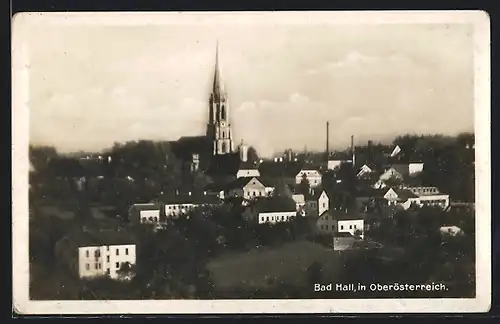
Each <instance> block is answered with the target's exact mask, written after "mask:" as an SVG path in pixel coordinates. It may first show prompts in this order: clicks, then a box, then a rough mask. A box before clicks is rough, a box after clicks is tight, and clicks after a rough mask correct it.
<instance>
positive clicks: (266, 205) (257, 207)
mask: <svg viewBox="0 0 500 324" xmlns="http://www.w3.org/2000/svg"><path fill="white" fill-rule="evenodd" d="M296 216H297V210H296V205H295V202H294V201H293V199H291V198H289V197H260V198H257V199H256V200H255V201H254V202H253V203H252V204H251V205H250V206H248V207H247V208H246V209H245V211H244V212H243V218H244V219H245V220H246V221H247V222H251V223H257V224H264V223H270V224H276V223H280V222H287V221H291V220H292V219H294V217H296Z"/></svg>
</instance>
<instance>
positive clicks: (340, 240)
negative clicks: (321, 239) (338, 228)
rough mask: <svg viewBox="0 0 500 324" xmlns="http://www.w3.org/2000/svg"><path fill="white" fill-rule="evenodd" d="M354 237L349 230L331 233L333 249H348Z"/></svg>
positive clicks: (354, 239) (352, 243) (354, 240)
mask: <svg viewBox="0 0 500 324" xmlns="http://www.w3.org/2000/svg"><path fill="white" fill-rule="evenodd" d="M356 241H357V240H356V237H354V235H352V234H351V233H349V232H340V233H339V232H337V233H334V234H333V250H334V251H345V250H348V249H350V248H351V247H352V246H353V245H354V242H356Z"/></svg>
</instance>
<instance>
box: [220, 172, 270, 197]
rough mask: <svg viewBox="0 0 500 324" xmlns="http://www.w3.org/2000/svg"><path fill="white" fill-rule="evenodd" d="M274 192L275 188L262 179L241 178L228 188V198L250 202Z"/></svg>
mask: <svg viewBox="0 0 500 324" xmlns="http://www.w3.org/2000/svg"><path fill="white" fill-rule="evenodd" d="M273 192H274V187H273V186H272V185H271V184H270V182H269V181H266V180H264V179H263V178H261V177H241V178H238V179H236V180H235V181H233V182H232V183H230V184H229V185H228V187H227V188H226V193H227V194H226V196H227V197H242V198H245V199H248V200H250V199H255V198H257V197H267V196H270V195H271V194H272V193H273Z"/></svg>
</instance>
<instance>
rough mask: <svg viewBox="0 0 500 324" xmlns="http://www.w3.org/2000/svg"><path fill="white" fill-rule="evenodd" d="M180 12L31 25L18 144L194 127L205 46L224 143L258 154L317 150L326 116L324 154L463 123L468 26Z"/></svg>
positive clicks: (75, 142) (101, 145)
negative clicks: (248, 18)
mask: <svg viewBox="0 0 500 324" xmlns="http://www.w3.org/2000/svg"><path fill="white" fill-rule="evenodd" d="M243 16H244V15H243ZM89 17H97V16H89ZM166 17H167V18H168V17H169V15H168V14H167V15H166ZM189 17H190V16H189V15H187V16H186V17H185V18H183V19H184V20H183V22H182V23H175V24H173V23H172V24H170V25H168V24H167V25H154V24H151V25H146V26H145V25H138V26H134V25H130V24H127V25H125V24H124V25H123V26H120V25H113V26H109V25H106V24H103V25H101V26H99V25H84V24H82V25H67V26H66V25H64V28H62V26H61V25H57V24H53V23H48V20H47V21H45V20H43V19H40V21H38V23H37V24H36V25H32V26H31V27H30V28H32V29H27V30H28V32H27V33H26V37H27V40H26V41H27V43H28V45H29V46H28V48H29V56H30V62H29V66H30V69H29V76H30V87H29V91H30V93H29V97H30V98H29V99H30V100H29V109H30V113H31V116H30V143H33V144H37V145H38V144H40V145H48V146H53V147H55V148H56V149H57V151H58V152H68V153H70V152H78V151H91V152H98V151H102V150H105V149H108V148H110V147H112V145H113V143H115V142H118V143H124V142H127V141H137V140H141V139H143V140H152V141H175V140H177V139H178V138H180V137H182V136H197V135H204V134H205V127H206V122H207V119H208V96H209V93H210V90H209V88H210V83H211V81H212V77H213V67H214V61H215V44H216V43H217V42H218V43H219V50H220V53H219V55H220V58H219V64H220V70H221V77H222V82H223V84H224V87H225V89H226V91H227V93H228V98H229V103H230V111H229V116H230V118H231V124H232V129H233V135H234V136H233V141H234V143H235V145H238V144H239V143H240V142H241V141H242V140H243V141H244V142H245V143H246V144H247V145H250V146H253V147H254V148H255V149H256V150H257V152H258V153H259V154H260V155H262V156H272V155H273V154H274V153H275V152H278V151H280V150H283V149H285V148H291V149H293V150H294V151H299V150H302V149H303V148H304V147H307V148H308V150H310V151H319V152H320V151H324V150H325V144H326V129H325V124H326V122H327V121H329V123H330V137H329V142H330V148H331V150H342V149H345V148H346V147H349V146H350V137H351V135H354V138H355V143H356V144H358V143H362V142H367V141H368V140H372V141H374V142H386V141H391V139H394V138H395V137H396V136H398V135H401V134H407V133H416V134H436V133H438V134H442V135H445V136H447V135H451V136H453V135H458V134H459V133H463V132H472V133H473V132H474V126H473V121H474V83H473V81H474V80H473V79H474V67H473V65H474V64H473V63H474V62H473V61H474V60H473V51H472V49H473V46H472V29H471V28H472V26H471V25H466V24H445V23H442V24H412V23H397V24H369V23H367V24H352V25H335V24H331V25H328V24H325V23H324V22H318V23H314V22H308V23H304V24H299V25H297V24H291V23H286V22H285V23H283V22H281V21H280V20H279V19H277V20H276V22H275V23H274V24H273V25H271V26H269V25H266V24H265V23H262V24H258V23H252V24H248V23H247V24H244V23H241V24H238V22H237V21H236V20H234V18H231V16H226V18H225V20H223V21H222V22H220V23H219V22H218V21H217V19H214V21H213V22H211V23H209V24H197V23H196V21H195V20H196V19H194V20H190V18H189ZM206 17H215V15H212V14H207V15H206ZM228 17H229V18H228ZM234 17H236V19H238V15H235V16H234ZM277 17H279V15H278V16H277ZM207 19H208V18H207ZM166 20H168V19H166ZM96 21H98V20H96ZM172 21H173V20H172ZM172 26H175V28H172ZM228 27H230V28H228ZM42 36H43V37H42ZM313 36H314V37H313ZM241 39H244V40H245V41H244V42H242V41H241ZM47 40H50V42H47ZM311 48H314V50H313V51H311V50H310V49H311ZM284 117H285V118H286V119H285V118H284Z"/></svg>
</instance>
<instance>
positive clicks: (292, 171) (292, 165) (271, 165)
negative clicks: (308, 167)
mask: <svg viewBox="0 0 500 324" xmlns="http://www.w3.org/2000/svg"><path fill="white" fill-rule="evenodd" d="M303 165H304V163H303V162H295V161H285V162H271V161H264V162H262V163H261V164H260V165H259V172H260V174H261V176H263V177H271V178H276V177H295V176H296V175H297V174H298V173H299V172H300V170H301V169H302V166H303Z"/></svg>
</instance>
